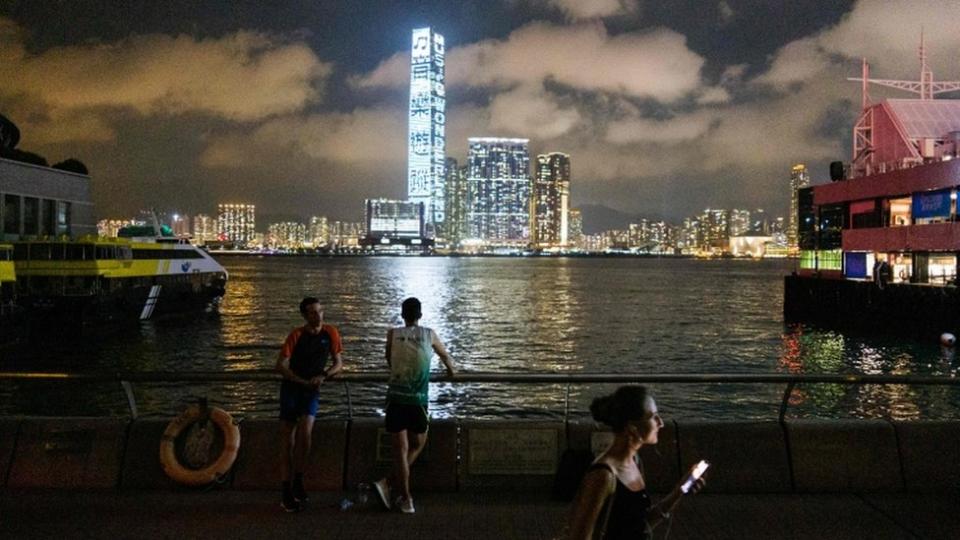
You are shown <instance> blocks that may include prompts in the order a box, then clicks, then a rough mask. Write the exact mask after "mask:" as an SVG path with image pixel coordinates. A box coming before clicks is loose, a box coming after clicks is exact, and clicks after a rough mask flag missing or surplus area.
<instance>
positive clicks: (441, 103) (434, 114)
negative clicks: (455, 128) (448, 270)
mask: <svg viewBox="0 0 960 540" xmlns="http://www.w3.org/2000/svg"><path fill="white" fill-rule="evenodd" d="M443 55H444V45H443V36H442V35H440V34H438V33H436V32H434V31H433V30H432V29H431V28H417V29H416V30H414V31H413V48H412V49H411V53H410V118H409V135H410V138H409V141H408V142H409V147H408V150H407V198H409V199H410V200H411V201H413V202H418V203H423V206H424V209H425V212H426V221H427V233H428V235H429V236H434V235H436V232H437V231H436V228H437V227H438V226H442V224H443V222H444V211H445V208H444V180H445V172H444V168H445V165H446V164H445V163H444V160H445V158H446V133H445V130H446V127H445V126H446V113H445V111H446V93H445V91H444V59H443Z"/></svg>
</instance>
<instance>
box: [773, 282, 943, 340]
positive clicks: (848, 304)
mask: <svg viewBox="0 0 960 540" xmlns="http://www.w3.org/2000/svg"><path fill="white" fill-rule="evenodd" d="M783 315H784V319H785V320H786V321H787V322H801V323H814V324H818V325H822V326H826V327H829V328H844V329H853V330H858V331H863V332H869V333H874V334H876V333H879V332H883V333H893V334H897V335H910V336H915V337H918V338H921V339H924V340H927V341H933V340H936V339H937V337H938V336H939V335H940V334H941V333H943V332H950V333H953V334H957V335H960V287H956V286H940V285H926V284H911V283H888V284H887V285H886V286H884V288H882V289H881V288H880V287H878V286H877V285H876V284H874V283H873V282H870V281H855V280H848V279H828V278H820V277H814V276H798V275H791V276H786V277H785V278H784V286H783Z"/></svg>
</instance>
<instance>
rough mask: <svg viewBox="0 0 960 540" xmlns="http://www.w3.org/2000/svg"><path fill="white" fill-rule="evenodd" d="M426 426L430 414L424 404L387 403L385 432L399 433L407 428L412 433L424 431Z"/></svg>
mask: <svg viewBox="0 0 960 540" xmlns="http://www.w3.org/2000/svg"><path fill="white" fill-rule="evenodd" d="M428 427H430V415H429V414H428V413H427V406H426V405H407V404H406V403H388V404H387V432H389V433H399V432H401V431H403V430H407V431H412V432H413V433H426V432H427V428H428Z"/></svg>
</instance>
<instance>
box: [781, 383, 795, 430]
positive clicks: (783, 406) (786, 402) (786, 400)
mask: <svg viewBox="0 0 960 540" xmlns="http://www.w3.org/2000/svg"><path fill="white" fill-rule="evenodd" d="M796 385H797V381H790V382H788V383H787V389H786V390H784V391H783V400H781V401H780V415H779V420H780V423H781V424H782V423H783V419H784V417H786V416H787V406H789V405H790V394H792V393H793V388H794V387H795V386H796Z"/></svg>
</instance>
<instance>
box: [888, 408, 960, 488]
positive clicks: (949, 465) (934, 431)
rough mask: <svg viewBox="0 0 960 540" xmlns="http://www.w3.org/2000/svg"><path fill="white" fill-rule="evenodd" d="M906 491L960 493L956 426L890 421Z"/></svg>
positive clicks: (958, 427)
mask: <svg viewBox="0 0 960 540" xmlns="http://www.w3.org/2000/svg"><path fill="white" fill-rule="evenodd" d="M893 427H894V428H895V430H896V432H897V442H898V444H899V447H900V462H901V463H902V464H903V476H904V481H905V483H906V487H907V490H908V491H957V490H960V423H957V422H947V421H919V422H894V423H893Z"/></svg>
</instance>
